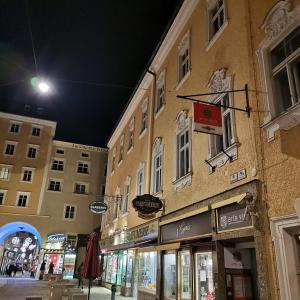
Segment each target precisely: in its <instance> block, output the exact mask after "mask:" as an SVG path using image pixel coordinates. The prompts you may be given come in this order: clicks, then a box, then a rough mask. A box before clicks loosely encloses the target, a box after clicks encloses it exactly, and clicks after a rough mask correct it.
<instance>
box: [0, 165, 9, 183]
mask: <svg viewBox="0 0 300 300" xmlns="http://www.w3.org/2000/svg"><path fill="white" fill-rule="evenodd" d="M9 175H10V167H8V166H0V180H8V179H9Z"/></svg>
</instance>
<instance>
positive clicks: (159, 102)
mask: <svg viewBox="0 0 300 300" xmlns="http://www.w3.org/2000/svg"><path fill="white" fill-rule="evenodd" d="M165 105H166V70H163V71H162V72H161V73H160V74H159V77H158V79H157V81H156V94H155V118H157V117H158V115H159V114H160V113H161V111H162V110H163V109H164V107H165Z"/></svg>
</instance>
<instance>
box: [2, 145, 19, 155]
mask: <svg viewBox="0 0 300 300" xmlns="http://www.w3.org/2000/svg"><path fill="white" fill-rule="evenodd" d="M16 146H17V143H16V142H5V152H4V153H5V154H6V155H14V154H15V149H16Z"/></svg>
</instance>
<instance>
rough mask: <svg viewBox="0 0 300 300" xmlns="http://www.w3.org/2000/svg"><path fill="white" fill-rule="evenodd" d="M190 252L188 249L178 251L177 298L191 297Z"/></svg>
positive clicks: (186, 298) (183, 299)
mask: <svg viewBox="0 0 300 300" xmlns="http://www.w3.org/2000/svg"><path fill="white" fill-rule="evenodd" d="M191 277H192V276H191V254H190V251H188V250H183V251H179V252H178V300H191V299H192V279H191Z"/></svg>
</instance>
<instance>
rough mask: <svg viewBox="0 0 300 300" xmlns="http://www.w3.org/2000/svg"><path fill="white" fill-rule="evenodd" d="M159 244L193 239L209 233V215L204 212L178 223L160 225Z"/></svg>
mask: <svg viewBox="0 0 300 300" xmlns="http://www.w3.org/2000/svg"><path fill="white" fill-rule="evenodd" d="M160 232H161V243H167V242H171V241H180V240H185V239H193V238H196V237H199V236H203V235H207V234H210V233H211V213H210V212H205V213H202V214H198V215H196V216H193V217H189V218H186V219H182V220H180V221H177V222H174V223H170V224H166V225H162V226H161V229H160Z"/></svg>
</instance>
